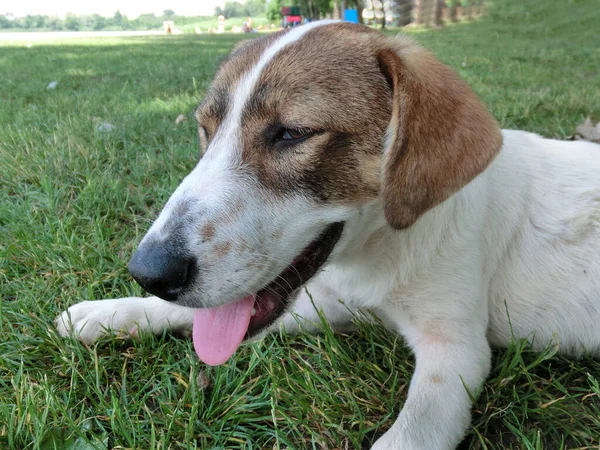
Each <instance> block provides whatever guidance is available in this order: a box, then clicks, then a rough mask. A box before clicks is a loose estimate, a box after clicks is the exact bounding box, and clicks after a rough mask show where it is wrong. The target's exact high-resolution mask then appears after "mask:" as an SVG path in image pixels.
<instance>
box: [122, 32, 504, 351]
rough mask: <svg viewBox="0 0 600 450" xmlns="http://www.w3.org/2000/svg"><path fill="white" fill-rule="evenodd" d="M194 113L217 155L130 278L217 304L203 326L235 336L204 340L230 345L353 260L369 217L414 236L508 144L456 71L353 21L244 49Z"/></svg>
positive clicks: (168, 212) (163, 292) (208, 149)
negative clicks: (319, 276)
mask: <svg viewBox="0 0 600 450" xmlns="http://www.w3.org/2000/svg"><path fill="white" fill-rule="evenodd" d="M196 118H197V120H198V131H199V135H200V147H201V153H202V155H203V156H202V158H201V160H200V162H199V163H198V165H197V166H196V168H195V169H194V170H193V171H192V172H191V173H190V174H189V175H188V176H187V177H186V178H185V179H184V180H183V182H182V183H181V185H180V186H179V187H178V188H177V190H176V191H175V193H174V194H173V195H172V196H171V198H170V200H169V201H168V203H167V205H166V206H165V208H164V210H163V211H162V213H161V214H160V216H159V218H158V219H157V220H156V222H155V223H154V224H153V226H152V227H151V229H150V230H149V232H148V234H147V235H146V236H145V238H144V239H143V240H142V243H141V244H140V248H139V249H138V251H137V252H136V254H135V255H134V256H133V258H132V261H131V263H130V271H131V273H132V275H133V276H134V277H135V278H136V279H137V280H138V281H139V282H140V284H141V285H142V286H143V287H144V288H145V289H146V290H147V291H149V292H151V293H154V294H156V295H158V296H159V297H162V298H164V299H167V300H172V301H176V302H177V303H178V304H181V305H184V306H190V307H194V308H212V309H211V310H209V311H211V314H210V315H207V314H208V313H206V311H205V312H200V313H197V321H198V327H206V326H207V325H209V322H211V321H212V323H213V324H215V325H214V327H217V328H218V327H221V328H219V329H220V330H221V331H219V332H218V333H217V332H215V333H216V334H214V333H213V335H212V337H211V336H208V335H206V334H205V335H203V336H200V337H198V339H204V340H205V341H207V342H208V343H207V344H206V345H216V346H219V345H221V344H218V343H215V342H216V341H219V340H224V339H225V335H236V336H237V337H235V338H231V339H232V340H233V341H241V339H242V338H243V337H244V336H251V335H254V334H256V333H257V332H259V331H261V330H262V329H264V328H265V327H267V326H269V325H270V324H271V323H273V321H275V320H276V319H277V318H278V317H279V316H281V314H282V313H283V312H284V310H285V309H286V307H287V306H288V303H289V301H290V300H289V299H290V297H292V295H293V294H294V292H295V291H297V290H298V289H299V287H300V286H301V285H302V284H303V283H305V282H306V281H308V279H309V278H310V277H312V276H313V275H314V274H315V273H316V272H317V271H318V270H319V269H320V268H321V267H322V266H323V265H324V264H325V263H326V262H327V261H328V260H331V259H334V258H335V257H336V256H337V255H339V254H340V253H343V251H344V248H345V247H346V246H347V245H348V243H350V242H351V241H352V240H353V238H354V234H355V231H353V230H354V229H355V228H356V227H352V226H351V224H352V222H353V221H356V220H357V217H358V216H359V215H360V214H361V212H362V211H364V208H365V207H367V206H369V205H370V207H371V209H370V210H369V211H371V213H372V211H373V210H374V211H377V212H376V213H375V214H376V215H378V216H379V217H373V220H374V221H377V220H379V219H381V222H382V223H384V224H386V223H387V226H390V227H392V228H395V229H405V228H407V227H410V226H412V225H413V224H414V223H415V221H417V219H419V217H420V216H421V215H423V214H424V213H425V212H427V211H428V210H429V209H431V208H433V207H435V206H436V205H438V204H439V203H441V202H443V201H444V200H446V199H447V198H448V197H449V196H451V195H452V194H453V193H455V192H456V191H457V190H459V189H460V188H462V187H463V186H464V185H465V184H467V183H468V182H470V181H471V180H472V179H473V178H474V177H476V176H477V175H478V174H479V173H480V172H481V171H483V170H484V169H485V168H486V167H487V166H488V164H489V163H490V162H491V160H492V159H493V158H494V156H495V155H496V153H497V152H498V150H499V148H500V145H501V135H500V132H499V128H498V125H497V123H496V122H495V121H494V119H493V118H492V117H491V116H490V114H489V113H488V112H487V111H486V108H485V107H484V105H483V104H482V103H481V102H480V101H479V100H478V99H477V97H476V96H475V95H474V94H473V93H472V92H471V90H470V89H469V88H468V87H467V86H466V85H465V83H464V82H463V81H462V80H461V79H460V78H459V77H458V76H457V75H456V74H455V73H454V72H453V71H452V70H451V69H449V68H448V67H446V66H444V65H443V64H441V63H440V62H438V61H437V60H436V59H435V58H434V57H433V56H431V55H430V54H429V53H427V52H426V51H424V50H422V49H421V48H420V47H418V46H416V45H415V44H413V43H411V42H410V41H408V40H405V39H391V38H387V37H384V36H383V35H381V34H380V33H378V32H375V31H373V30H371V29H370V28H368V27H363V26H359V25H352V24H347V23H341V22H315V23H312V24H310V25H305V26H302V27H298V28H294V29H292V30H291V31H289V32H287V33H283V32H282V33H276V34H272V35H269V36H265V37H262V38H260V39H254V40H249V41H244V42H243V43H241V44H240V45H238V46H237V47H236V48H235V49H234V51H233V53H232V54H231V55H230V56H229V58H228V59H227V60H225V61H224V62H223V64H222V65H221V67H220V69H219V71H218V73H217V75H216V77H215V79H214V82H213V84H212V86H211V88H210V90H209V92H208V94H207V95H206V98H205V99H204V100H203V101H202V103H201V104H200V106H199V107H198V110H197V112H196ZM373 208H374V209H373ZM200 316H202V317H200ZM201 319H202V320H204V321H202V320H201ZM194 326H195V328H196V324H195V325H194ZM196 332H197V330H194V333H195V334H196ZM198 333H201V331H198ZM209 341H210V342H209ZM237 345H239V342H237ZM237 345H236V344H235V343H233V344H231V345H230V347H231V348H233V347H235V346H237ZM222 347H227V345H225V344H222ZM197 348H198V347H197ZM221 350H223V349H221ZM230 350H231V349H230V348H229V347H228V348H227V349H225V350H224V351H223V353H225V354H226V353H228V352H229V351H230ZM229 354H231V353H229ZM206 359H209V360H210V358H206ZM217 359H218V358H217Z"/></svg>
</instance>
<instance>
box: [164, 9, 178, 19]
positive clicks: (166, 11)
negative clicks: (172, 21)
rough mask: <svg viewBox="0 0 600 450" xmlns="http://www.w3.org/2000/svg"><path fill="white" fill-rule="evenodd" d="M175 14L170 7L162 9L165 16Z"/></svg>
mask: <svg viewBox="0 0 600 450" xmlns="http://www.w3.org/2000/svg"><path fill="white" fill-rule="evenodd" d="M174 15H175V11H173V10H172V9H165V10H164V11H163V16H165V17H173V16H174Z"/></svg>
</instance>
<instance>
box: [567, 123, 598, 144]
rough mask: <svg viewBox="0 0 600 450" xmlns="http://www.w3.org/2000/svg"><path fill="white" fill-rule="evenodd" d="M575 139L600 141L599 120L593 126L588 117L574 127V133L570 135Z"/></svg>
mask: <svg viewBox="0 0 600 450" xmlns="http://www.w3.org/2000/svg"><path fill="white" fill-rule="evenodd" d="M570 139H572V140H575V141H580V140H585V141H591V142H597V143H600V122H598V123H597V124H596V125H595V126H594V123H593V122H592V120H591V119H590V118H589V117H588V118H587V119H585V122H583V123H582V124H581V125H577V128H575V134H574V135H573V136H571V137H570Z"/></svg>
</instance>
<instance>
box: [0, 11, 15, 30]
mask: <svg viewBox="0 0 600 450" xmlns="http://www.w3.org/2000/svg"><path fill="white" fill-rule="evenodd" d="M12 27H13V23H12V21H11V20H10V19H9V18H8V17H6V16H4V15H2V14H0V28H12Z"/></svg>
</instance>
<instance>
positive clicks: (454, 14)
mask: <svg viewBox="0 0 600 450" xmlns="http://www.w3.org/2000/svg"><path fill="white" fill-rule="evenodd" d="M457 6H458V0H452V1H451V2H450V5H449V6H448V19H450V22H456V21H457V20H458V10H457Z"/></svg>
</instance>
